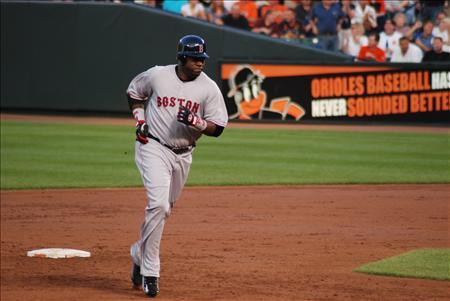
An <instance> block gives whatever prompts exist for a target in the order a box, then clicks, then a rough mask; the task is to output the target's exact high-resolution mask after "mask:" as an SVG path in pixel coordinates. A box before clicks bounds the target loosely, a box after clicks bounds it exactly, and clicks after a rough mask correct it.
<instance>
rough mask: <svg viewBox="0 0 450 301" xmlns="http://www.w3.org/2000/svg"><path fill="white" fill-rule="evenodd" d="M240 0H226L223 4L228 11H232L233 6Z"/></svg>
mask: <svg viewBox="0 0 450 301" xmlns="http://www.w3.org/2000/svg"><path fill="white" fill-rule="evenodd" d="M236 2H238V0H225V1H223V6H225V9H226V11H230V10H231V7H232V6H233V5H234V4H235V3H236Z"/></svg>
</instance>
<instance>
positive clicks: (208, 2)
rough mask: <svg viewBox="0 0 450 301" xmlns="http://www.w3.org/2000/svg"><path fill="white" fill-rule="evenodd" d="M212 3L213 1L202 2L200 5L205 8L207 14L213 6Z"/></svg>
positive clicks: (204, 0) (202, 0)
mask: <svg viewBox="0 0 450 301" xmlns="http://www.w3.org/2000/svg"><path fill="white" fill-rule="evenodd" d="M212 2H213V0H200V3H201V4H202V5H203V7H204V8H205V12H206V9H207V8H208V7H210V6H211V4H212Z"/></svg>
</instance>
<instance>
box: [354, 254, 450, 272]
mask: <svg viewBox="0 0 450 301" xmlns="http://www.w3.org/2000/svg"><path fill="white" fill-rule="evenodd" d="M355 272H359V273H366V274H374V275H384V276H397V277H411V278H423V279H434V280H450V249H422V250H415V251H411V252H408V253H405V254H402V255H399V256H394V257H391V258H387V259H384V260H380V261H376V262H372V263H369V264H366V265H363V266H361V267H359V268H357V269H355Z"/></svg>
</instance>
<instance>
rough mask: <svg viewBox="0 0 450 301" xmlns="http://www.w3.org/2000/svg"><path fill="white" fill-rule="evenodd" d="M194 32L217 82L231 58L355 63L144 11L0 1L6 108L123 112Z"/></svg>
mask: <svg viewBox="0 0 450 301" xmlns="http://www.w3.org/2000/svg"><path fill="white" fill-rule="evenodd" d="M190 33H196V34H198V35H200V36H202V37H204V38H205V39H206V41H207V46H208V50H207V51H208V54H209V55H210V57H211V59H209V60H208V62H207V67H206V72H207V73H208V74H209V75H210V76H211V77H212V78H213V79H214V80H216V82H218V83H220V74H219V64H218V62H219V61H221V60H226V59H233V60H272V61H277V62H283V61H319V60H320V61H325V62H340V61H348V60H349V58H348V57H346V56H343V55H340V54H334V53H330V52H325V51H319V50H315V49H311V48H308V47H305V46H301V45H297V44H293V43H288V42H285V41H281V40H279V41H274V40H273V39H270V38H266V37H263V36H260V35H257V34H253V33H250V32H243V31H240V30H234V29H232V28H225V27H220V26H216V25H214V24H210V23H207V22H204V21H199V20H195V19H191V18H184V17H181V16H179V15H175V14H172V13H168V12H165V11H162V10H159V9H153V8H150V7H145V6H142V5H136V4H125V3H118V4H114V3H77V2H72V3H67V2H65V3H61V2H60V3H55V2H1V109H2V110H5V109H35V110H58V111H93V112H96V111H103V112H125V111H127V110H128V106H127V102H126V97H125V90H126V88H127V86H128V84H129V82H130V80H131V79H132V78H133V76H135V75H136V74H138V73H140V72H142V71H144V70H146V69H148V68H149V67H151V66H153V65H165V64H171V63H176V46H177V42H178V39H179V38H180V37H182V36H183V35H185V34H190ZM262 49H263V50H264V51H261V50H262Z"/></svg>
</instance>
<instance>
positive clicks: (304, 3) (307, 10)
mask: <svg viewBox="0 0 450 301" xmlns="http://www.w3.org/2000/svg"><path fill="white" fill-rule="evenodd" d="M311 14H312V0H301V1H300V3H299V4H298V5H297V6H296V7H295V17H296V19H297V22H298V23H299V24H305V21H309V20H311Z"/></svg>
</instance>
